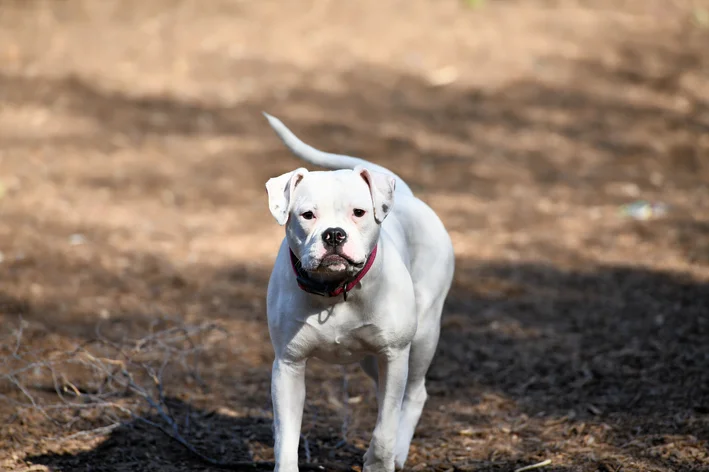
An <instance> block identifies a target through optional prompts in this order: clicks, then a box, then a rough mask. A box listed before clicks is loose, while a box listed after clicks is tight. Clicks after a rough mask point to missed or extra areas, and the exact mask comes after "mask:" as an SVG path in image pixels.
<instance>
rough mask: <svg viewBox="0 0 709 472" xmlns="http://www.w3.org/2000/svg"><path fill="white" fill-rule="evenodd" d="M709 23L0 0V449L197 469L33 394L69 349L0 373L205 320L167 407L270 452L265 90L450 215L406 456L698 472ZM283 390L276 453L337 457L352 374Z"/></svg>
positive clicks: (194, 429) (534, 13)
mask: <svg viewBox="0 0 709 472" xmlns="http://www.w3.org/2000/svg"><path fill="white" fill-rule="evenodd" d="M708 45H709V1H705V0H674V1H673V0H613V1H611V0H597V1H588V0H528V1H523V0H487V1H485V2H462V1H454V0H438V1H433V0H406V1H395V0H380V1H375V0H360V1H357V2H338V1H332V0H330V1H328V0H291V1H288V2H275V1H267V0H262V1H255V0H251V1H248V0H241V1H238V0H234V1H226V0H211V1H209V2H207V1H199V0H171V1H168V0H142V1H136V0H102V1H98V0H83V1H81V0H46V1H39V0H14V1H10V0H2V1H0V251H1V252H0V255H1V257H0V261H1V262H0V323H1V325H0V336H2V338H1V339H2V341H0V342H1V343H2V344H1V345H0V359H1V361H0V374H2V375H3V377H2V378H0V394H2V396H0V469H2V470H9V471H25V472H29V471H44V470H51V471H62V472H64V471H87V472H88V471H92V472H96V471H170V472H171V471H176V472H177V471H187V470H190V471H214V470H217V468H216V467H212V466H210V465H208V464H205V463H204V462H203V461H200V459H199V458H197V457H196V456H195V455H194V454H192V453H190V452H188V451H187V450H186V449H184V448H183V447H182V446H181V445H179V444H177V443H176V442H175V441H172V440H171V439H169V438H168V437H167V435H166V434H164V433H163V432H161V431H160V430H159V429H158V428H156V427H152V426H150V425H148V424H146V423H145V422H144V421H138V420H136V419H132V420H131V419H126V420H125V421H124V422H123V423H122V425H121V426H120V427H111V428H107V429H104V430H95V428H100V427H107V426H109V425H110V424H111V421H110V419H111V418H112V416H111V415H109V414H108V413H107V412H106V411H105V410H102V409H101V408H94V407H91V408H88V407H87V408H85V409H82V408H79V407H76V408H71V409H68V410H67V409H64V410H61V409H58V410H56V411H55V410H50V414H47V411H48V409H49V408H51V406H52V405H60V406H61V404H62V403H61V401H62V400H61V399H59V398H58V395H57V393H56V392H55V391H54V390H55V389H54V387H53V385H58V386H59V389H58V390H60V391H62V392H64V395H65V396H66V395H69V394H70V393H71V392H72V391H74V392H78V394H77V397H78V398H79V399H80V398H82V395H89V393H87V392H89V390H90V388H91V387H90V385H89V384H88V383H87V382H89V381H88V380H86V372H84V374H81V373H76V372H74V371H72V370H71V369H69V370H65V371H64V370H61V371H57V372H55V374H56V375H55V378H54V379H52V378H51V375H49V374H47V371H45V370H42V369H40V368H37V367H35V368H34V369H28V370H25V371H23V372H22V373H17V372H18V371H17V369H19V368H22V366H23V365H24V364H23V362H25V363H26V362H30V363H32V362H35V363H36V362H37V361H38V360H42V358H43V357H42V356H45V357H44V358H45V359H56V358H57V356H61V355H62V354H61V353H62V352H64V353H65V352H68V351H71V350H72V349H74V348H75V347H76V346H79V345H86V344H85V343H88V342H90V341H92V340H95V339H96V338H97V336H99V334H100V336H102V337H104V338H106V339H110V340H112V342H115V343H124V344H126V345H128V344H130V343H131V342H132V341H131V340H134V339H144V338H145V336H149V335H150V333H155V332H157V331H159V330H161V329H175V328H176V327H177V328H179V327H185V326H199V325H202V324H204V323H207V324H209V325H210V326H214V327H216V328H218V330H219V331H214V332H213V331H204V332H200V333H198V334H195V336H193V338H194V339H193V342H198V344H199V346H200V349H201V350H200V351H199V352H196V353H194V357H195V359H196V360H195V361H194V362H195V363H196V364H195V365H197V366H198V367H199V372H200V373H201V377H196V376H195V375H192V374H191V371H189V370H188V369H187V368H182V367H181V366H179V365H178V366H177V367H175V368H174V369H172V370H170V372H169V374H168V373H166V374H165V378H164V395H165V398H166V402H167V403H169V407H170V410H171V412H172V415H173V416H174V417H175V418H178V419H179V421H180V424H181V425H184V428H183V430H182V431H183V434H184V436H185V437H187V438H188V439H189V441H190V443H191V444H193V445H194V446H195V447H196V448H197V449H198V450H199V451H200V452H201V453H202V454H204V455H207V456H209V457H213V458H214V457H216V458H218V459H220V460H223V461H225V462H229V461H232V462H234V461H269V460H272V458H273V450H272V441H273V438H272V434H271V430H270V424H271V412H270V395H269V382H270V367H271V361H272V359H273V354H272V349H271V346H270V342H269V339H268V333H267V329H266V320H265V301H264V298H265V287H266V283H267V280H268V275H269V271H270V268H271V265H272V262H273V258H274V255H275V250H276V248H277V246H278V244H279V243H280V239H281V237H282V228H280V227H279V226H278V225H277V224H276V223H275V221H274V220H273V219H272V217H271V215H270V213H269V212H268V208H267V204H266V194H265V188H264V183H265V181H266V180H267V179H268V178H269V177H272V176H275V175H278V174H280V173H282V172H286V171H288V170H292V169H293V168H295V167H296V166H298V165H299V162H298V161H297V160H296V159H294V158H293V157H291V156H290V155H289V154H288V153H287V152H286V151H285V150H284V148H283V146H282V145H281V143H280V142H279V141H278V140H277V138H276V137H275V135H274V134H273V133H272V131H271V130H270V129H269V128H268V126H267V124H266V122H265V120H264V119H263V118H262V116H261V115H260V112H261V111H262V110H266V111H268V112H270V113H271V114H274V115H276V116H278V117H280V118H281V119H283V120H284V121H285V123H286V124H287V125H288V126H290V127H291V128H292V129H293V130H294V131H295V132H296V133H297V134H298V135H299V136H301V137H302V138H303V139H304V140H305V141H306V142H309V143H311V144H313V145H315V146H317V147H319V148H322V149H326V150H331V151H336V152H341V153H348V154H353V155H358V156H362V157H365V158H368V159H371V160H375V161H377V162H379V163H381V164H383V165H385V166H387V167H390V168H391V169H393V170H394V171H396V172H397V173H399V175H401V176H402V177H403V178H404V179H406V180H407V181H408V183H409V184H410V185H411V186H412V188H414V190H415V191H416V192H417V194H418V195H419V196H420V197H421V198H423V199H424V200H425V201H426V202H428V203H429V204H430V205H431V206H432V207H433V208H434V209H435V210H436V211H437V212H438V213H439V215H440V216H441V218H442V219H443V221H444V223H445V224H446V226H447V228H448V229H449V231H450V233H451V236H452V239H453V241H454V244H455V250H456V254H457V262H456V264H457V266H456V277H455V281H454V286H453V288H452V291H451V294H450V297H449V300H448V302H447V305H446V309H445V313H444V321H443V329H442V335H441V342H440V346H439V349H438V353H437V356H436V359H435V361H434V364H433V366H432V368H431V371H430V373H429V384H428V385H429V393H430V400H429V402H428V404H427V407H426V410H425V413H424V415H423V417H422V419H421V422H420V424H419V428H418V430H417V434H416V437H415V439H414V443H413V446H412V449H411V454H410V456H409V462H408V467H407V469H408V470H431V471H509V472H512V471H514V470H515V469H517V468H520V467H523V466H526V465H530V464H536V463H539V462H541V461H545V460H550V461H551V463H550V464H549V465H547V466H545V467H543V468H541V469H539V470H544V471H549V472H551V471H556V472H562V471H564V472H567V471H569V472H570V471H601V472H611V471H613V472H618V471H624V472H630V471H643V472H660V471H709V343H708V340H709V211H708V210H709V80H708V79H709V47H708ZM637 200H649V201H658V202H662V203H664V204H666V205H668V211H667V214H666V215H664V216H660V217H658V218H653V219H650V220H647V221H638V220H634V219H632V218H628V217H627V216H624V215H623V214H621V213H620V212H619V207H620V206H621V205H624V204H626V203H630V202H633V201H637ZM20 331H21V333H22V337H19V336H18V334H19V333H20ZM18 340H19V342H18ZM155 345H158V343H155ZM92 349H94V348H92ZM96 349H98V348H96ZM92 352H97V351H96V350H94V351H92ZM161 352H167V351H161ZM96 355H98V354H96ZM104 355H105V356H108V354H106V352H105V351H104ZM35 365H36V364H35ZM10 374H12V375H10ZM74 374H76V375H74ZM13 379H14V380H16V381H17V382H13V381H12V380H13ZM18 382H19V383H18ZM82 382H83V383H82ZM18 385H22V386H23V389H24V392H23V391H22V390H21V389H20V388H19V387H18ZM74 388H75V390H74ZM307 388H308V400H307V402H306V403H307V404H306V411H305V417H304V420H303V441H301V452H302V460H303V462H304V463H305V462H309V463H320V464H322V463H328V464H339V465H344V466H348V467H353V469H352V470H359V469H357V467H359V466H360V465H361V464H360V462H361V457H362V454H363V453H364V451H365V450H366V447H367V444H368V439H369V436H370V434H371V430H372V428H373V424H374V419H375V415H376V406H375V398H374V392H373V386H372V384H371V383H370V382H369V381H368V380H367V378H366V377H365V376H364V374H362V373H361V372H360V371H359V370H358V367H357V366H347V367H344V368H341V367H337V366H328V365H325V364H323V363H318V362H312V363H311V364H310V365H309V370H308V384H307ZM123 397H125V398H119V399H115V402H116V403H120V402H123V403H120V404H121V405H124V406H125V405H128V406H127V407H126V408H129V409H130V408H135V410H131V412H133V413H135V414H144V415H153V416H148V419H150V420H151V421H153V423H155V424H161V423H160V421H161V420H162V418H161V417H159V416H154V415H155V412H154V411H153V412H150V411H149V409H147V408H146V407H145V405H143V406H142V407H141V406H140V405H141V403H140V400H141V399H140V398H139V395H138V398H136V395H135V393H134V392H133V393H131V392H124V395H123ZM30 398H32V400H33V401H35V402H36V405H35V406H34V407H33V405H32V404H31V402H30V400H29V399H30ZM94 406H95V405H94ZM43 412H44V413H43ZM55 413H56V414H55ZM82 431H83V432H84V433H85V434H82ZM232 468H234V469H238V470H255V469H253V468H248V467H241V468H239V467H236V466H234V467H232Z"/></svg>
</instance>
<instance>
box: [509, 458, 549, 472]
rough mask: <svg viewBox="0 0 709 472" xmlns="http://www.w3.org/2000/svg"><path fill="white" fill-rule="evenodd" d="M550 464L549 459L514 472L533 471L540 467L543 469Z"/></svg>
mask: <svg viewBox="0 0 709 472" xmlns="http://www.w3.org/2000/svg"><path fill="white" fill-rule="evenodd" d="M549 464H551V459H547V460H544V461H541V462H537V463H536V464H532V465H526V466H524V467H520V468H519V469H515V471H514V472H525V471H527V470H533V469H539V468H540V467H545V466H547V465H549Z"/></svg>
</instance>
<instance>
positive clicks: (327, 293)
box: [290, 246, 377, 301]
mask: <svg viewBox="0 0 709 472" xmlns="http://www.w3.org/2000/svg"><path fill="white" fill-rule="evenodd" d="M376 256H377V246H374V249H372V252H371V253H370V254H369V257H367V262H365V264H364V267H362V270H360V271H359V272H358V273H357V275H355V276H354V278H352V279H350V280H349V282H348V281H345V282H337V283H336V284H328V283H323V282H316V281H315V280H312V279H311V278H310V277H308V274H307V272H305V271H304V270H303V269H302V268H299V266H298V262H300V261H298V258H297V257H296V256H295V254H293V251H292V250H291V251H290V262H291V266H292V267H293V272H295V278H296V280H297V282H298V287H300V288H301V290H305V291H306V292H308V293H312V294H315V295H320V296H322V297H336V296H338V295H340V294H344V298H345V301H347V292H349V291H350V290H352V289H353V288H354V287H355V285H357V284H358V283H359V282H360V281H361V280H362V279H363V278H364V276H365V275H367V272H369V269H371V268H372V265H373V264H374V258H375V257H376Z"/></svg>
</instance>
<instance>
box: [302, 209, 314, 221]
mask: <svg viewBox="0 0 709 472" xmlns="http://www.w3.org/2000/svg"><path fill="white" fill-rule="evenodd" d="M300 216H302V217H303V218H305V219H306V220H312V219H313V218H315V214H313V212H312V211H306V212H305V213H303V214H302V215H300Z"/></svg>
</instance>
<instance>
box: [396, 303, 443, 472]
mask: <svg viewBox="0 0 709 472" xmlns="http://www.w3.org/2000/svg"><path fill="white" fill-rule="evenodd" d="M442 309H443V301H442V300H441V301H440V303H436V305H435V306H433V307H431V308H429V310H431V313H428V314H424V316H423V317H421V318H420V319H421V320H426V324H425V325H423V326H422V325H419V327H418V330H417V332H416V337H415V338H414V340H413V342H412V343H411V351H410V352H409V375H408V379H407V382H406V391H405V393H404V401H403V403H402V406H401V416H400V418H399V429H398V431H397V440H396V448H395V450H394V454H395V464H396V468H397V470H401V469H402V468H403V467H404V463H405V462H406V458H407V456H408V455H409V447H410V445H411V439H412V438H413V436H414V431H415V430H416V425H417V424H418V421H419V418H420V417H421V412H422V411H423V407H424V405H425V403H426V399H427V398H428V394H427V392H426V372H427V371H428V368H429V366H430V365H431V361H432V360H433V356H434V355H435V353H436V346H437V344H438V337H439V334H440V329H441V328H440V319H441V311H442Z"/></svg>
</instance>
